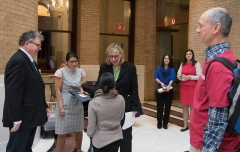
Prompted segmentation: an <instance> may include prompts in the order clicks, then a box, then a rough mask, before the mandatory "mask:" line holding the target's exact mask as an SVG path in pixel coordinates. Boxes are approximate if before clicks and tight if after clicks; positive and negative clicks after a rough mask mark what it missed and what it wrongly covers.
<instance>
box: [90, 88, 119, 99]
mask: <svg viewBox="0 0 240 152" xmlns="http://www.w3.org/2000/svg"><path fill="white" fill-rule="evenodd" d="M117 95H118V91H117V90H115V89H111V90H109V93H106V94H104V93H103V91H102V89H98V90H97V91H96V92H95V93H94V98H96V97H98V96H105V97H106V98H114V97H116V96H117Z"/></svg>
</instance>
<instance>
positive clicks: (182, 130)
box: [180, 127, 188, 132]
mask: <svg viewBox="0 0 240 152" xmlns="http://www.w3.org/2000/svg"><path fill="white" fill-rule="evenodd" d="M186 130H188V127H187V128H185V129H181V130H180V131H181V132H184V131H186Z"/></svg>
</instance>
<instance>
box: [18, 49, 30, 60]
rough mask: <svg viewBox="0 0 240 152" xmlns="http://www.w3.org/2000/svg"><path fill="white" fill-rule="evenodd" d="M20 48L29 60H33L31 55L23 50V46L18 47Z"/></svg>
mask: <svg viewBox="0 0 240 152" xmlns="http://www.w3.org/2000/svg"><path fill="white" fill-rule="evenodd" d="M20 50H22V51H23V52H24V53H25V54H26V55H27V56H28V57H29V59H30V60H31V62H33V58H32V56H31V55H30V54H29V53H28V52H27V51H25V50H24V49H23V48H21V47H20Z"/></svg>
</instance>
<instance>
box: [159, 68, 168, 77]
mask: <svg viewBox="0 0 240 152" xmlns="http://www.w3.org/2000/svg"><path fill="white" fill-rule="evenodd" d="M160 72H161V73H162V75H163V76H164V77H168V76H169V75H170V74H171V68H170V67H168V68H167V69H165V68H164V67H162V66H160Z"/></svg>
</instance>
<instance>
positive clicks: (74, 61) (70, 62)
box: [68, 60, 78, 64]
mask: <svg viewBox="0 0 240 152" xmlns="http://www.w3.org/2000/svg"><path fill="white" fill-rule="evenodd" d="M68 62H69V63H71V64H73V63H75V64H76V63H78V61H77V60H75V61H68Z"/></svg>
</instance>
